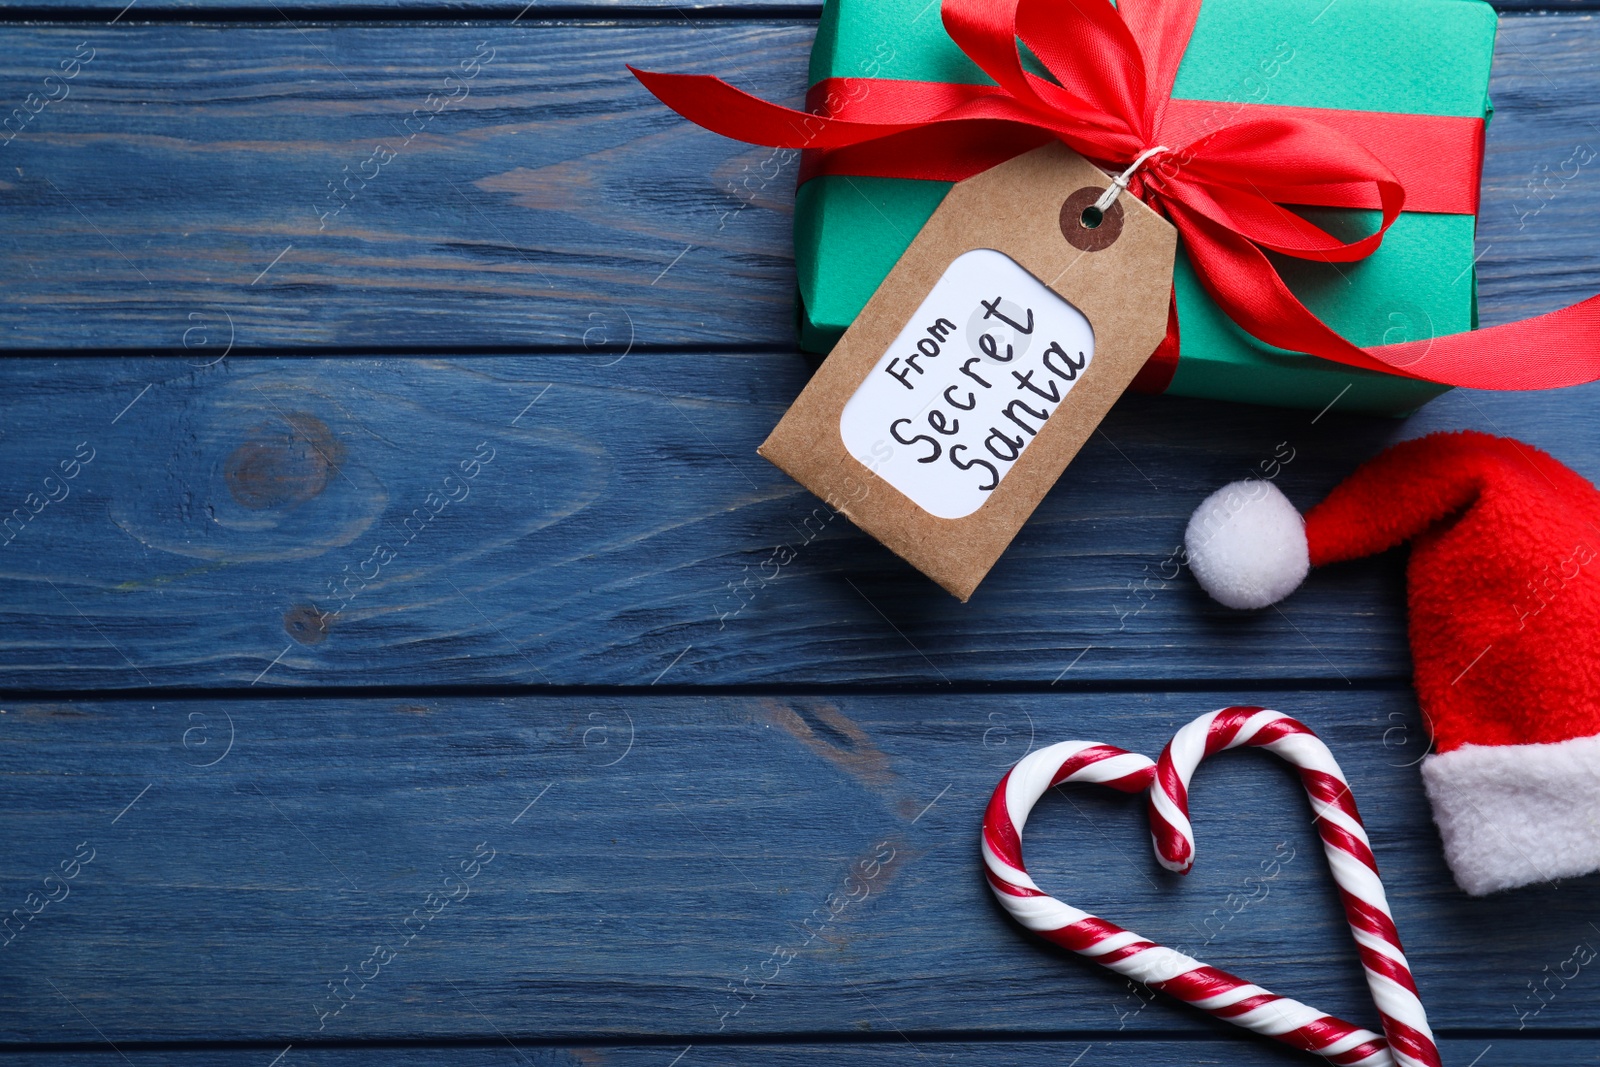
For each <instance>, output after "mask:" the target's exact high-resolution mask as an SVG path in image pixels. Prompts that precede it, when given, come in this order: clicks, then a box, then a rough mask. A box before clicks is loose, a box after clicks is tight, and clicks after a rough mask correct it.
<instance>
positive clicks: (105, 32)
mask: <svg viewBox="0 0 1600 1067" xmlns="http://www.w3.org/2000/svg"><path fill="white" fill-rule="evenodd" d="M813 33H814V24H813V23H812V22H810V21H809V20H803V19H802V20H788V21H786V20H739V19H732V20H722V19H715V20H706V21H700V22H694V21H692V20H686V19H685V18H682V17H674V18H672V19H667V20H662V21H657V22H620V23H588V24H576V25H569V24H555V25H546V24H532V23H526V22H524V23H521V24H518V25H516V26H512V25H509V23H486V24H481V25H474V26H465V27H463V26H459V25H456V26H449V25H426V26H422V25H378V24H371V25H369V24H358V25H350V24H337V23H335V24H317V25H308V26H299V25H298V24H296V25H293V26H291V25H289V24H287V23H286V24H283V25H277V26H266V27H257V26H227V27H218V26H209V27H208V26H188V25H175V24H154V25H118V26H115V27H95V28H93V29H91V28H90V27H85V26H70V27H60V26H57V27H50V26H27V27H17V28H15V29H13V30H11V31H10V32H9V33H8V42H9V43H10V45H11V47H10V48H9V49H8V50H7V53H6V55H5V56H4V57H0V85H4V86H7V87H8V89H7V92H8V93H9V96H10V99H11V100H12V101H13V104H7V105H5V107H4V108H0V113H3V112H4V111H6V110H8V109H9V108H10V107H12V106H20V105H21V103H22V102H23V101H24V99H25V98H26V96H27V94H28V93H29V92H34V91H36V90H37V89H38V86H39V85H40V84H41V79H42V78H43V77H44V75H45V74H46V73H48V72H50V71H52V70H54V69H56V67H57V65H58V64H59V63H60V62H61V61H63V60H64V59H65V58H66V57H69V56H71V55H72V54H73V53H74V52H75V50H77V48H78V46H79V45H80V43H82V42H88V44H89V47H92V48H94V49H96V51H95V58H94V59H93V60H92V61H91V62H90V63H89V64H88V65H87V66H84V67H83V68H82V71H81V73H80V74H79V75H78V77H77V78H75V79H74V80H73V81H72V82H71V83H70V95H68V96H67V98H66V99H64V100H61V101H60V102H58V103H55V104H51V105H49V106H48V107H46V108H45V109H44V110H43V111H42V113H41V114H40V115H38V116H37V117H36V118H34V119H33V120H32V121H31V122H30V123H29V124H28V125H27V126H26V127H25V128H24V130H23V132H22V133H21V134H20V135H18V136H17V137H16V138H15V139H14V140H12V141H11V142H10V143H9V144H7V145H6V146H5V147H4V149H3V151H4V152H5V153H6V154H7V165H6V167H5V170H4V182H5V184H4V186H3V187H0V193H4V196H3V198H0V314H3V315H4V316H5V321H6V326H7V330H6V332H5V335H4V337H5V344H6V345H8V346H9V347H11V348H13V349H24V348H46V349H104V348H129V347H133V348H146V347H149V346H159V347H165V348H168V349H174V350H182V349H183V347H184V346H185V345H186V344H187V345H188V346H189V347H190V348H195V347H207V348H209V349H211V350H213V351H220V348H219V347H218V346H219V345H220V344H222V341H221V338H222V337H224V336H226V337H229V338H231V339H232V341H233V343H234V345H235V346H236V347H238V348H248V347H260V346H269V347H270V346H345V347H349V346H359V347H362V348H365V349H367V350H372V349H374V348H375V347H376V348H379V349H381V348H382V347H383V346H390V347H392V346H411V347H417V348H420V349H421V350H430V351H436V350H440V349H451V350H458V351H459V350H460V348H461V346H488V347H491V348H497V349H499V348H511V347H515V348H518V349H522V350H543V349H551V348H555V349H564V350H568V351H571V350H578V351H582V350H583V346H585V345H586V344H587V345H590V346H593V345H595V344H597V343H599V342H600V340H601V338H602V337H609V338H611V339H612V342H611V343H615V339H616V338H618V337H624V336H626V337H631V338H632V340H633V342H634V344H635V345H636V346H639V347H662V346H675V345H676V346H685V345H694V346H707V345H722V346H733V347H736V348H750V347H771V348H780V349H784V350H788V349H790V348H791V347H792V345H793V336H794V335H793V319H794V307H793V290H794V275H793V268H792V258H791V251H790V245H789V219H790V215H789V213H790V211H791V209H792V203H793V194H792V185H791V183H792V180H793V174H792V172H789V171H785V172H783V173H781V174H776V176H771V175H774V174H775V173H776V172H774V171H773V169H772V166H764V162H766V161H768V160H769V156H770V152H768V151H767V150H765V149H758V148H751V147H748V146H744V145H740V144H736V143H734V142H731V141H727V140H724V139H722V138H719V137H717V136H715V135H713V134H710V133H707V132H705V131H702V130H698V129H696V128H694V127H693V126H691V125H690V124H689V123H687V122H684V121H683V120H681V119H678V118H677V117H676V116H674V115H672V114H671V113H670V112H668V111H667V110H666V109H665V108H664V107H662V106H661V105H659V104H658V103H656V101H655V100H654V99H653V98H651V97H650V96H649V95H648V94H647V93H645V92H644V90H643V89H642V88H641V87H639V86H638V85H637V84H636V83H635V82H634V80H633V79H632V77H631V76H629V74H628V73H627V71H626V69H625V68H624V64H625V63H634V64H643V65H646V66H652V67H655V68H658V69H671V70H684V71H705V72H716V73H721V74H724V75H727V76H729V77H730V78H732V79H733V80H734V81H736V82H737V83H738V84H739V85H740V86H741V87H744V88H747V89H749V90H751V91H754V92H757V93H760V94H762V95H764V96H767V97H769V98H772V99H777V100H780V101H787V102H790V103H794V102H797V101H798V100H799V99H800V96H801V93H802V91H803V88H804V84H805V63H806V55H807V52H808V50H809V48H810V44H811V38H812V35H813ZM1597 35H1600V25H1597V24H1596V22H1595V21H1594V19H1593V18H1592V17H1590V16H1588V15H1583V16H1575V15H1516V16H1507V17H1506V18H1504V19H1503V20H1502V24H1501V33H1500V44H1499V50H1498V54H1497V59H1496V67H1495V77H1494V82H1493V86H1492V92H1493V94H1494V97H1495V99H1496V102H1497V106H1498V110H1497V112H1496V114H1495V118H1494V122H1493V124H1492V126H1491V129H1490V133H1489V156H1488V161H1487V166H1486V172H1485V199H1484V205H1483V210H1482V223H1481V229H1480V234H1481V238H1482V250H1483V253H1484V254H1483V259H1482V261H1481V264H1480V265H1481V268H1482V271H1483V285H1482V297H1483V315H1484V320H1485V321H1486V322H1499V321H1503V320H1507V319H1512V318H1516V317H1520V316H1523V315H1527V314H1530V313H1533V312H1535V311H1542V310H1547V309H1548V308H1550V307H1552V306H1555V305H1557V304H1560V303H1564V302H1568V301H1570V300H1574V299H1578V298H1580V297H1583V296H1587V295H1590V294H1591V293H1593V292H1595V291H1597V290H1600V266H1597V265H1596V264H1595V262H1594V260H1593V258H1592V257H1591V256H1589V255H1588V249H1589V246H1590V245H1591V244H1592V239H1593V236H1592V235H1593V233H1594V230H1593V226H1594V223H1593V221H1592V220H1593V219H1594V218H1596V217H1597V216H1600V183H1597V182H1596V181H1595V180H1594V166H1595V165H1597V164H1593V163H1590V164H1586V165H1577V164H1575V163H1569V162H1568V159H1569V157H1570V156H1571V155H1572V152H1573V150H1574V149H1575V148H1576V147H1580V146H1585V145H1587V144H1588V142H1589V141H1591V140H1594V139H1595V138H1596V134H1595V129H1594V127H1593V126H1592V125H1591V124H1590V120H1589V118H1588V117H1587V116H1588V103H1589V101H1591V100H1593V99H1594V98H1595V96H1596V94H1597V93H1600V73H1597V72H1596V70H1595V68H1594V66H1593V64H1592V63H1590V62H1589V58H1590V57H1591V56H1592V55H1593V54H1594V52H1595V50H1596V48H1597V47H1600V39H1597ZM483 42H488V43H487V45H486V47H487V48H490V49H493V57H494V58H493V59H492V61H489V62H487V63H479V64H478V67H479V73H478V74H477V75H476V76H475V77H474V78H473V79H471V80H470V82H468V83H466V88H465V90H456V89H453V88H452V89H446V83H445V82H444V78H445V76H446V75H447V74H449V73H450V72H451V71H457V73H460V70H459V67H460V64H461V63H463V62H469V63H470V62H471V60H472V57H473V56H474V55H476V54H478V53H479V50H480V44H482V43H483ZM484 54H486V55H487V54H488V53H484ZM242 57H248V61H241V60H242ZM450 84H451V85H452V86H453V85H455V83H454V82H452V83H450ZM435 90H446V91H452V92H453V91H466V92H468V93H469V95H467V96H466V97H465V98H463V99H461V100H460V101H459V102H458V103H456V104H451V105H448V106H446V107H445V108H444V110H443V111H442V112H440V113H439V114H438V115H436V116H434V117H433V118H431V119H430V120H429V121H428V122H427V124H426V125H425V126H423V127H422V132H421V133H420V134H417V135H416V136H415V137H412V138H411V140H410V141H409V143H408V144H405V143H403V142H404V141H405V139H406V138H407V137H408V136H410V135H409V134H408V132H407V130H406V128H405V127H404V126H403V123H404V121H405V120H406V119H407V117H408V116H409V115H410V114H411V112H412V110H413V109H416V108H420V107H423V106H424V105H425V101H427V99H428V96H429V94H430V93H433V92H434V91H435ZM414 124H420V120H414ZM379 145H384V146H385V151H386V152H395V153H396V154H395V156H394V158H393V159H392V160H389V161H388V162H387V163H383V164H381V165H380V164H379V163H378V162H376V160H377V159H378V158H381V156H375V155H374V152H375V148H376V147H377V146H379ZM1564 164H1565V166H1564ZM773 165H775V164H773ZM1575 166H1576V171H1575V172H1574V167H1575ZM1540 167H1547V168H1549V171H1548V172H1546V171H1541V170H1539V169H1538V168H1540ZM346 168H348V170H346ZM363 173H365V174H369V175H374V174H375V176H374V177H372V178H371V180H370V181H366V180H365V179H363V178H362V177H361V175H362V174H363ZM1551 173H1553V174H1555V175H1556V178H1555V179H1550V180H1549V182H1548V183H1547V178H1548V176H1549V174H1551ZM1569 174H1570V175H1571V176H1570V177H1568V175H1569ZM351 175H354V176H355V177H350V176H351ZM347 180H348V181H349V183H350V184H349V186H348V187H346V188H343V189H342V190H341V191H339V193H338V195H339V196H340V197H342V198H343V199H345V200H346V201H348V203H347V205H346V206H345V207H344V208H343V209H342V210H340V211H339V213H338V214H337V215H334V216H331V217H330V218H328V219H323V218H322V217H321V216H322V213H323V212H325V211H331V210H332V208H333V207H334V205H335V202H334V201H330V200H329V199H328V196H329V185H330V183H333V184H334V185H335V186H339V185H340V183H343V182H345V181H347ZM1529 181H1536V182H1537V183H1539V184H1538V186H1537V193H1536V194H1535V193H1530V192H1529V191H1528V189H1527V184H1528V182H1529ZM363 183H364V184H363ZM1536 205H1537V206H1539V207H1540V210H1539V211H1538V212H1537V213H1536V214H1532V215H1530V212H1531V211H1532V209H1533V207H1534V206H1536ZM280 253H281V254H282V257H281V258H277V257H279V256H280ZM269 267H270V269H268V268H269ZM194 316H200V317H201V318H195V317H194ZM230 323H231V325H230ZM197 326H200V327H206V329H202V330H200V331H196V329H195V328H196V327H197ZM224 331H225V332H224ZM201 337H205V338H206V339H207V340H206V343H205V344H204V345H200V344H199V339H200V338H201Z"/></svg>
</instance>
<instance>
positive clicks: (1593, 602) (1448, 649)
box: [1306, 431, 1600, 753]
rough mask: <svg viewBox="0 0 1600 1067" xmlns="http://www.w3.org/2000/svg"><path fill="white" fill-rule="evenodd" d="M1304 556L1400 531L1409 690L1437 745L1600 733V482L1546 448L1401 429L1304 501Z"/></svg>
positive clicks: (1336, 552) (1393, 538)
mask: <svg viewBox="0 0 1600 1067" xmlns="http://www.w3.org/2000/svg"><path fill="white" fill-rule="evenodd" d="M1306 541H1307V543H1308V547H1309V549H1310V554H1311V564H1312V566H1314V567H1320V566H1322V565H1324V564H1327V563H1335V562H1338V561H1340V560H1347V559H1354V558H1356V557H1359V556H1366V555H1371V554H1373V553H1376V552H1382V551H1385V550H1386V549H1390V548H1393V547H1395V546H1396V545H1399V544H1401V543H1402V542H1405V541H1410V542H1411V543H1412V545H1411V560H1410V563H1409V564H1408V567H1407V586H1408V597H1409V600H1410V632H1411V656H1412V659H1413V661H1414V671H1415V681H1416V688H1417V699H1418V702H1419V703H1420V704H1421V706H1422V711H1423V714H1424V715H1425V716H1426V717H1427V719H1428V720H1429V727H1430V729H1431V730H1432V732H1433V735H1434V739H1435V741H1436V742H1437V750H1438V751H1439V752H1440V753H1444V752H1448V751H1450V750H1451V749H1455V748H1458V747H1460V746H1461V745H1466V744H1472V745H1522V744H1533V743H1544V742H1557V741H1566V740H1568V739H1571V738H1575V737H1589V736H1593V735H1596V734H1600V492H1597V491H1596V489H1595V487H1594V486H1593V485H1591V484H1590V483H1589V482H1588V481H1587V480H1585V479H1584V478H1582V477H1581V476H1579V475H1578V474H1576V473H1575V472H1573V471H1572V470H1571V469H1569V468H1568V467H1566V466H1564V465H1563V464H1561V463H1560V462H1558V461H1557V460H1555V459H1553V458H1552V457H1550V456H1549V455H1547V454H1545V453H1544V452H1541V451H1539V450H1538V449H1536V448H1534V447H1532V446H1531V445H1526V444H1523V443H1522V442H1520V441H1514V440H1511V439H1510V438H1505V437H1491V436H1489V435H1488V434H1482V433H1475V432H1471V431H1461V432H1457V433H1439V434H1432V435H1430V436H1427V437H1422V438H1418V439H1417V440H1413V441H1405V442H1403V443H1401V444H1398V445H1395V446H1394V447H1393V448H1390V449H1389V450H1387V451H1385V452H1383V453H1381V454H1380V455H1378V456H1377V457H1376V458H1374V459H1372V460H1371V461H1370V462H1368V463H1366V464H1365V465H1364V466H1362V467H1361V468H1359V469H1358V470H1357V471H1356V472H1355V473H1354V474H1353V475H1351V476H1350V478H1349V479H1347V480H1346V481H1345V482H1344V483H1342V484H1341V485H1340V486H1339V487H1338V488H1336V489H1335V490H1334V491H1333V492H1332V493H1330V494H1329V495H1328V498H1327V499H1326V500H1324V501H1323V502H1322V503H1321V504H1319V505H1317V506H1316V507H1315V508H1313V509H1312V510H1311V511H1310V512H1309V513H1308V514H1307V515H1306Z"/></svg>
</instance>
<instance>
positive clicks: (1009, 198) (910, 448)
mask: <svg viewBox="0 0 1600 1067" xmlns="http://www.w3.org/2000/svg"><path fill="white" fill-rule="evenodd" d="M1110 184H1111V179H1110V178H1108V177H1107V176H1106V175H1105V173H1104V172H1102V171H1101V170H1100V169H1099V168H1098V167H1096V166H1094V165H1093V164H1091V163H1089V162H1088V161H1087V160H1085V159H1084V158H1083V157H1082V156H1080V155H1078V154H1077V153H1076V152H1073V151H1072V150H1071V149H1070V148H1067V147H1066V146H1065V145H1062V144H1059V143H1056V144H1050V145H1046V146H1045V147H1043V148H1038V149H1035V150H1034V151H1032V152H1029V153H1027V154H1025V155H1021V156H1018V157H1016V158H1015V159H1012V160H1009V161H1007V162H1005V163H1002V164H1000V165H999V166H997V167H994V168H992V169H990V170H987V171H984V172H983V173H982V174H978V175H975V176H974V177H971V178H968V179H967V180H966V181H963V182H959V183H958V184H956V185H955V186H954V187H953V188H952V189H951V190H950V192H949V194H948V195H947V196H946V197H945V199H944V202H943V203H941V204H940V205H939V209H938V210H937V211H935V212H934V213H933V217H932V218H930V219H929V220H928V222H927V225H925V226H924V227H923V228H922V232H921V233H919V234H917V236H916V239H915V240H913V241H912V242H911V247H910V248H908V249H906V252H905V255H903V256H901V257H900V261H899V262H898V263H896V264H895V266H894V269H893V270H891V271H890V272H889V276H888V277H887V278H885V279H884V281H883V284H882V285H881V286H879V287H878V291H877V292H876V293H874V294H873V297H872V299H871V300H870V301H868V302H867V306H866V307H865V308H864V309H863V310H862V312H861V314H860V315H859V316H858V317H857V318H856V320H855V322H854V323H853V324H852V325H851V326H850V328H849V329H848V330H846V331H845V334H844V337H843V338H841V339H840V341H839V343H838V345H837V346H835V348H834V350H833V352H832V353H831V354H830V355H829V356H828V358H827V359H826V360H825V361H824V362H823V364H822V367H821V368H820V369H819V370H818V371H817V373H816V375H815V376H813V377H812V379H811V382H810V383H809V384H808V385H807V386H806V388H805V390H804V391H803V392H802V393H801V394H800V398H799V399H798V400H796V401H795V403H794V406H793V407H791V408H790V409H789V410H788V412H787V413H785V415H784V417H783V419H782V421H780V422H779V423H778V426H777V428H776V429H775V430H773V432H772V435H771V436H770V437H768V438H767V440H766V442H765V443H763V444H762V446H761V448H760V449H759V450H758V451H759V452H760V453H761V455H763V456H765V457H766V458H767V459H769V460H771V461H772V462H773V463H775V464H777V466H778V467H780V468H782V469H783V470H784V471H785V472H787V473H788V474H789V475H790V476H791V477H793V478H794V479H795V480H797V481H799V482H800V483H801V484H802V485H804V486H805V487H806V488H807V489H810V490H811V491H812V492H813V493H815V494H817V495H818V496H819V497H821V498H822V499H823V500H824V501H826V502H827V504H828V506H829V507H831V508H833V509H834V510H836V511H838V512H840V513H842V514H844V515H847V516H849V518H850V519H851V521H853V522H854V523H855V524H856V525H857V526H860V527H861V528H862V529H863V530H866V531H867V532H868V533H870V534H872V536H874V537H876V538H877V539H878V540H879V541H882V542H883V543H884V544H885V545H887V546H888V547H889V548H890V549H892V550H893V551H894V552H896V553H897V554H899V555H900V556H902V557H903V558H904V559H906V560H907V561H908V562H909V563H911V564H912V566H914V567H916V568H917V569H918V570H920V571H922V572H923V573H924V574H926V575H928V577H930V578H932V579H933V580H934V581H936V582H938V583H939V584H940V585H942V586H943V587H944V588H945V589H947V590H949V591H950V592H951V593H954V594H955V595H956V596H957V597H959V598H961V599H962V600H966V599H967V598H968V597H969V596H971V595H972V591H973V590H974V589H976V588H977V586H978V583H979V582H980V581H982V580H983V576H984V575H985V574H987V573H988V572H989V568H990V567H992V566H994V562H995V560H997V559H999V558H1000V553H1001V552H1003V551H1005V548H1006V546H1007V545H1008V544H1010V543H1011V539H1012V538H1013V537H1014V536H1016V532H1017V530H1018V529H1020V528H1021V526H1022V524H1023V522H1025V521H1026V520H1027V518H1028V516H1029V515H1030V514H1032V512H1033V509H1034V508H1035V507H1036V506H1037V505H1038V503H1039V501H1040V500H1041V499H1043V498H1044V495H1045V493H1046V492H1048V491H1049V489H1050V486H1051V485H1053V484H1055V480H1056V479H1057V478H1058V477H1060V475H1061V472H1062V471H1063V470H1065V469H1066V466H1067V464H1068V463H1069V462H1070V461H1071V460H1072V457H1073V456H1074V455H1076V454H1077V451H1078V449H1079V448H1080V447H1082V445H1083V442H1084V441H1085V440H1086V439H1087V438H1088V436H1089V434H1090V433H1092V432H1093V431H1094V428H1095V427H1096V426H1097V425H1098V424H1099V423H1100V420H1101V419H1102V418H1103V417H1104V416H1105V413H1106V412H1107V411H1108V410H1109V409H1110V407H1111V405H1112V404H1113V403H1114V402H1115V401H1116V399H1117V397H1118V396H1120V395H1121V394H1122V391H1123V390H1124V389H1126V388H1127V386H1128V384H1129V383H1130V382H1132V381H1133V378H1134V376H1135V375H1136V374H1138V373H1139V369H1140V368H1141V367H1142V366H1143V365H1144V362H1145V360H1146V359H1147V358H1148V357H1149V355H1150V353H1151V352H1153V351H1155V347H1156V345H1158V344H1159V343H1160V342H1161V339H1162V338H1163V337H1164V336H1165V335H1166V329H1167V304H1168V299H1169V294H1170V293H1171V290H1172V261H1173V255H1174V252H1175V250H1176V247H1177V236H1176V233H1175V231H1174V230H1173V228H1172V226H1171V225H1170V224H1169V223H1168V222H1167V221H1166V220H1165V219H1162V218H1161V217H1160V216H1159V215H1157V214H1156V213H1155V212H1153V211H1151V210H1150V209H1149V208H1148V207H1146V206H1145V205H1144V204H1142V203H1140V202H1139V201H1138V200H1137V199H1136V198H1134V197H1132V196H1129V195H1126V194H1123V195H1122V196H1120V197H1118V198H1117V200H1116V201H1115V202H1114V203H1113V204H1112V205H1111V207H1110V208H1108V209H1107V210H1106V211H1105V212H1104V213H1103V215H1102V214H1100V213H1098V212H1096V211H1095V210H1094V204H1095V203H1096V201H1097V200H1098V199H1099V198H1100V196H1101V194H1102V193H1103V192H1104V191H1105V190H1106V188H1107V187H1108V186H1109V185H1110Z"/></svg>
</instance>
